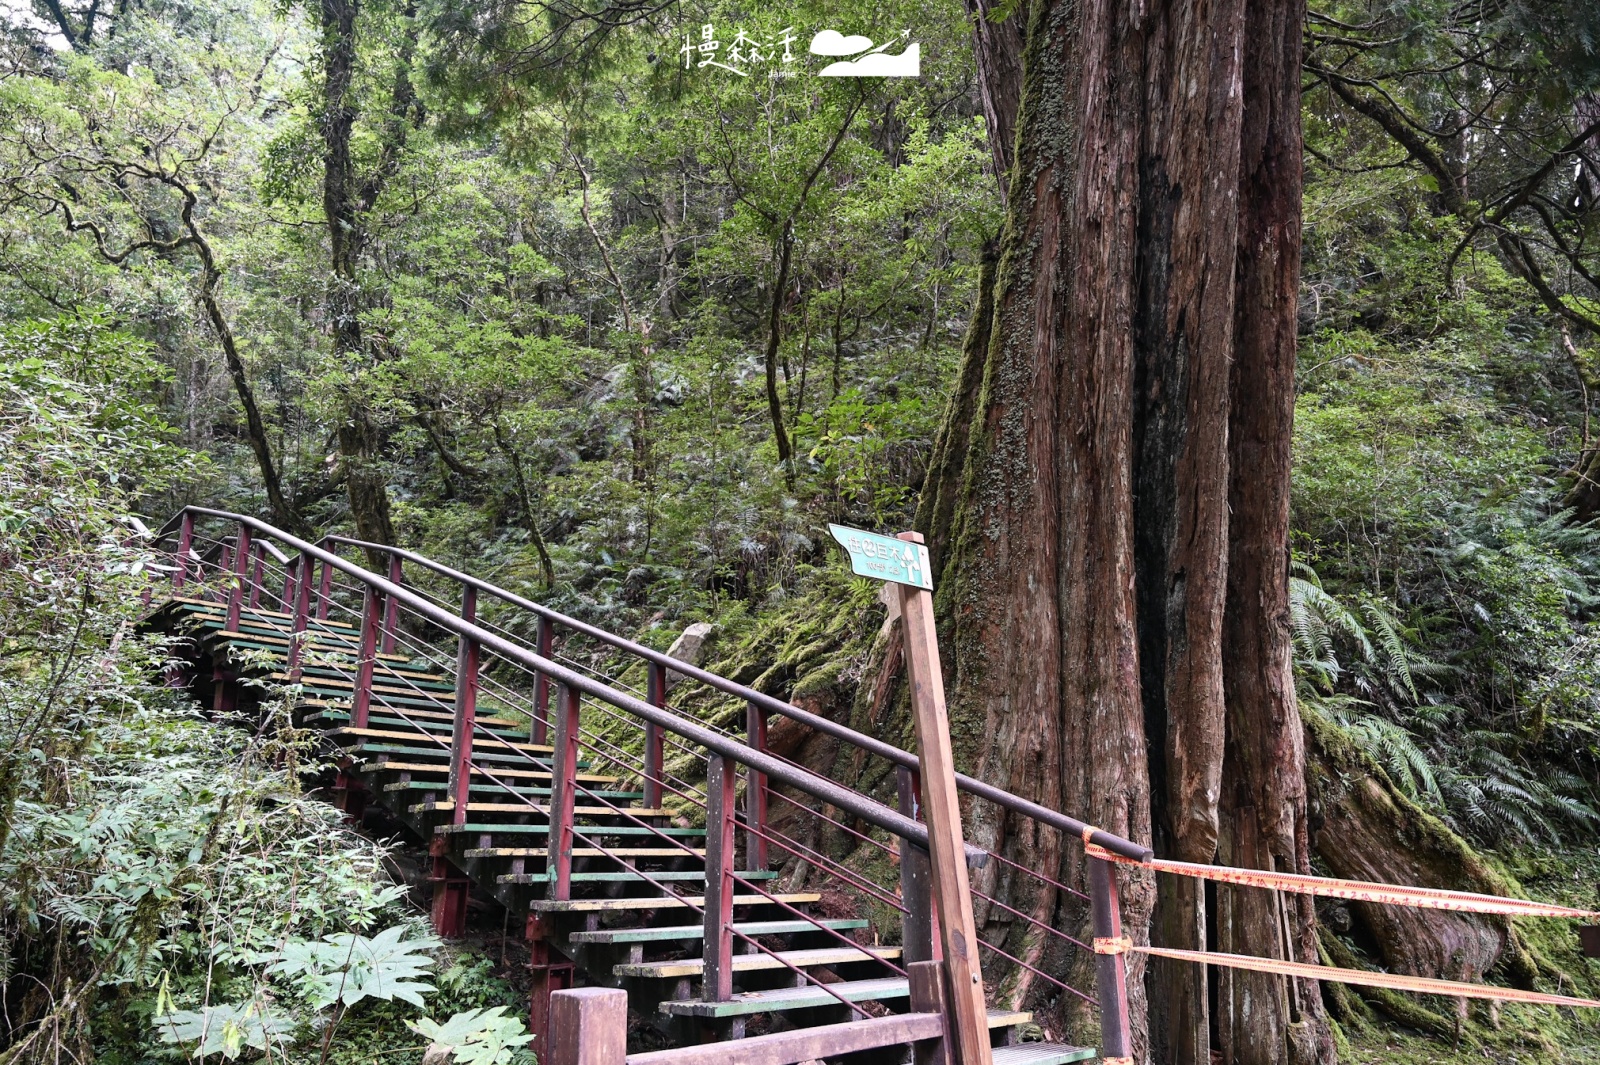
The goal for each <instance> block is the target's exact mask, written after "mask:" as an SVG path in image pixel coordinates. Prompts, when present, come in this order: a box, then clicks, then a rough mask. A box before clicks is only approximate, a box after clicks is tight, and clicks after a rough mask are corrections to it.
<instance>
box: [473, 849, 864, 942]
mask: <svg viewBox="0 0 1600 1065" xmlns="http://www.w3.org/2000/svg"><path fill="white" fill-rule="evenodd" d="M611 855H615V856H616V857H618V858H704V857H705V856H706V852H705V851H703V850H699V849H697V848H694V847H690V848H689V849H688V850H679V849H678V848H677V847H607V848H606V849H605V850H601V849H600V848H599V847H574V848H572V856H573V857H574V858H606V857H610V856H611ZM461 856H462V857H463V858H548V857H550V851H549V849H548V848H545V847H476V848H473V849H472V850H468V851H463V852H462V855H461ZM863 923H865V922H863Z"/></svg>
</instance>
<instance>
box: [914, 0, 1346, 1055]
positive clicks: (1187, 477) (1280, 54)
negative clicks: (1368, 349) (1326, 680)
mask: <svg viewBox="0 0 1600 1065" xmlns="http://www.w3.org/2000/svg"><path fill="white" fill-rule="evenodd" d="M1303 17H1304V15H1303V9H1302V8H1301V7H1300V6H1299V4H1298V3H1297V2H1295V0H1211V2H1207V3H1201V4H1191V3H1184V2H1180V0H1165V2H1157V3H1151V4H1146V5H1142V6H1130V5H1125V4H1121V3H1117V2H1115V0H1038V2H1036V3H1035V4H1034V5H1033V7H1032V9H1031V18H1030V23H1029V28H1028V34H1027V45H1026V52H1025V56H1026V60H1025V64H1024V69H1025V78H1024V92H1023V97H1022V106H1021V109H1020V112H1019V117H1018V134H1017V140H1016V159H1015V161H1014V164H1013V167H1014V168H1013V179H1012V183H1011V186H1010V189H1011V196H1010V202H1009V204H1008V221H1007V227H1006V230H1005V233H1004V235H1003V238H1002V253H1001V261H1000V265H999V269H998V272H997V274H996V279H995V290H994V316H993V320H992V323H991V324H990V326H989V336H988V337H987V339H988V350H987V352H986V354H985V355H984V363H983V373H982V377H981V381H982V385H981V390H980V392H979V393H978V395H977V397H976V400H975V402H973V403H971V404H966V405H965V406H966V408H967V409H971V410H973V411H975V417H974V418H973V419H972V423H973V424H972V428H971V430H970V435H969V436H967V437H966V438H965V444H966V447H965V451H966V453H965V458H964V463H963V467H962V468H963V473H962V476H961V478H960V479H959V485H960V490H959V493H958V497H957V501H956V503H955V505H954V506H948V505H946V504H945V502H944V501H945V499H946V498H947V497H948V493H949V485H950V483H951V480H952V479H951V477H950V472H949V468H950V464H951V461H952V456H951V455H950V454H949V452H950V451H951V450H952V449H956V448H959V446H960V443H961V441H962V439H963V435H962V434H963V433H964V432H965V429H964V427H960V426H956V425H953V424H947V426H946V432H945V434H944V436H943V438H942V439H941V444H940V446H941V448H942V449H943V451H942V452H941V453H940V454H939V456H938V461H937V462H936V464H935V470H934V472H935V473H936V474H937V476H935V477H933V478H931V479H930V488H932V489H933V491H934V493H935V494H936V498H935V499H934V500H933V501H932V502H930V501H929V500H925V501H924V502H925V506H924V509H923V511H922V515H921V516H922V517H923V518H924V520H927V521H929V526H930V527H929V529H928V532H929V533H930V538H931V540H932V542H933V543H935V544H936V545H948V546H946V547H944V548H943V551H944V554H945V555H946V556H947V557H946V558H944V559H938V560H936V563H937V564H938V566H939V579H940V582H941V592H940V596H941V603H942V606H943V608H944V612H945V615H946V617H947V618H948V619H949V621H950V622H951V626H950V629H951V635H952V636H953V637H954V639H953V640H952V641H950V647H951V653H950V655H949V658H950V659H951V664H952V665H953V666H954V669H955V673H956V676H955V678H954V683H953V685H952V691H953V694H954V699H953V710H954V714H955V720H956V727H957V732H958V735H957V739H958V743H960V744H962V745H963V746H964V747H965V748H966V750H967V751H968V752H969V764H975V768H976V769H977V770H978V772H979V773H980V774H981V775H982V776H984V777H985V778H986V779H989V780H991V781H994V782H996V783H998V784H1001V785H1002V786H1005V787H1007V788H1009V789H1011V790H1013V791H1016V792H1018V793H1021V794H1024V795H1027V796H1029V797H1031V798H1034V799H1035V800H1037V801H1039V802H1042V803H1045V804H1047V805H1054V806H1057V807H1058V808H1060V809H1064V810H1067V811H1069V812H1071V813H1073V814H1074V815H1076V816H1079V817H1082V818H1084V819H1086V820H1089V821H1092V822H1093V823H1095V824H1097V825H1099V826H1101V827H1103V828H1107V829H1110V830H1112V831H1116V832H1120V833H1123V834H1125V835H1129V836H1132V837H1133V838H1135V839H1150V840H1153V841H1154V845H1155V846H1156V848H1157V850H1158V852H1160V853H1163V854H1167V855H1171V856H1174V857H1178V858H1181V859H1184V860H1190V861H1211V860H1215V859H1216V858H1218V856H1219V848H1220V851H1221V857H1222V859H1223V860H1227V861H1231V862H1234V863H1237V864H1242V865H1254V866H1264V867H1267V868H1295V869H1303V868H1305V867H1306V863H1307V861H1308V852H1307V846H1306V825H1305V789H1304V783H1303V770H1304V751H1303V749H1302V744H1301V743H1300V740H1299V731H1298V718H1297V715H1296V709H1295V703H1294V695H1293V685H1292V675H1291V673H1290V668H1289V667H1290V657H1289V651H1290V644H1289V630H1288V626H1287V577H1288V568H1287V562H1288V556H1287V550H1288V545H1287V530H1288V489H1289V465H1288V462H1289V442H1290V435H1289V434H1290V429H1291V425H1292V413H1293V395H1294V393H1293V377H1294V343H1295V328H1294V324H1295V291H1296V281H1297V277H1296V275H1297V272H1298V265H1299V250H1298V249H1299V243H1298V242H1299V198H1300V184H1299V182H1300V170H1299V120H1298V108H1299V86H1298V82H1297V80H1296V76H1295V72H1296V70H1297V67H1298V50H1299V34H1300V29H1301V25H1302V21H1303ZM990 44H992V42H986V41H985V40H984V39H983V38H982V36H981V35H980V37H979V40H978V47H979V51H980V54H981V53H982V51H983V49H984V48H986V47H989V46H990ZM980 62H981V60H980ZM980 335H981V329H980V328H979V327H978V326H975V327H974V330H973V336H975V337H976V336H980ZM975 376H976V375H975V374H971V373H969V372H967V371H966V370H965V369H964V371H963V375H962V379H963V382H969V383H970V381H971V380H972V379H973V378H974V377H975ZM963 407H964V400H963V396H962V395H958V396H957V397H956V399H955V400H954V401H953V402H952V405H951V407H950V415H951V417H955V416H956V414H957V412H959V411H961V410H962V409H963ZM946 514H948V515H949V518H948V527H941V522H943V521H945V520H946V519H945V515H946ZM974 813H975V814H976V815H977V816H976V819H975V825H976V829H977V834H978V835H979V836H980V837H982V839H981V842H983V843H985V844H987V845H989V846H991V847H995V848H996V849H1005V850H1007V851H1009V852H1010V854H1011V856H1013V857H1015V858H1016V859H1017V860H1019V861H1021V862H1023V863H1024V864H1026V865H1028V866H1031V867H1033V868H1052V869H1054V868H1059V869H1060V870H1061V873H1062V875H1063V876H1065V877H1067V878H1068V879H1067V881H1066V882H1068V883H1072V882H1074V880H1076V879H1077V878H1079V877H1080V876H1081V873H1082V870H1081V868H1080V864H1081V850H1080V849H1079V848H1078V847H1076V846H1075V845H1074V844H1073V843H1072V842H1071V841H1067V842H1066V843H1065V844H1062V843H1061V842H1060V841H1055V840H1051V839H1046V838H1044V836H1042V835H1041V834H1039V833H1037V832H1036V831H1034V830H1033V829H1032V828H1031V827H1030V826H1028V825H1025V824H1018V823H1013V822H1011V821H1009V820H1007V819H1005V818H1001V817H999V816H998V815H995V814H992V813H989V814H986V813H985V811H983V810H982V809H981V808H980V809H977V810H975V811H974ZM986 818H987V819H986ZM1058 863H1059V864H1058ZM978 887H979V889H980V890H983V891H985V892H987V893H991V894H992V893H994V892H996V891H1000V892H1006V891H1011V892H1014V893H1015V894H1013V897H1012V898H1010V899H1009V900H1008V901H1009V904H1010V905H1012V906H1014V907H1016V908H1017V909H1019V910H1024V911H1029V912H1032V913H1034V914H1036V915H1043V916H1044V917H1046V918H1047V919H1050V920H1054V921H1056V922H1057V923H1058V924H1060V925H1061V926H1062V927H1068V928H1070V929H1072V930H1074V931H1077V930H1078V929H1079V928H1080V927H1081V923H1082V920H1083V916H1084V915H1083V914H1082V913H1081V912H1079V910H1078V909H1077V908H1076V903H1074V902H1072V900H1070V899H1059V898H1056V897H1055V896H1054V894H1053V893H1052V892H1050V891H1048V890H1031V889H1030V890H1029V891H1026V892H1024V891H1023V889H1021V888H1020V887H1019V886H1018V885H1017V884H1016V882H1015V881H1002V880H1001V879H1000V874H999V873H998V872H997V871H995V870H990V871H988V872H987V873H986V874H984V875H983V877H982V878H981V879H980V881H979V883H978ZM1122 900H1123V920H1124V928H1125V931H1127V932H1128V933H1129V934H1130V935H1132V936H1133V937H1134V939H1135V941H1143V940H1144V939H1145V938H1146V937H1151V938H1153V939H1155V940H1157V941H1159V942H1162V943H1166V944H1169V945H1173V946H1182V947H1191V948H1201V949H1204V948H1205V947H1206V946H1207V944H1208V942H1221V941H1224V940H1225V941H1226V942H1227V943H1229V944H1231V945H1233V946H1235V947H1236V948H1237V949H1240V950H1242V951H1243V952H1246V953H1259V954H1271V955H1275V956H1285V955H1292V956H1296V957H1307V955H1306V950H1307V949H1308V948H1311V947H1314V939H1313V938H1312V920H1311V919H1312V914H1311V912H1310V910H1309V909H1308V908H1305V907H1301V906H1298V905H1297V904H1291V909H1290V910H1289V911H1285V910H1283V909H1280V904H1279V903H1278V902H1277V901H1276V900H1275V899H1273V898H1272V897H1271V896H1269V895H1267V894H1266V893H1261V892H1257V893H1256V894H1255V895H1254V896H1249V895H1246V894H1245V893H1243V892H1240V893H1232V892H1221V893H1219V894H1218V900H1219V905H1218V909H1217V912H1216V914H1215V915H1214V917H1215V924H1216V927H1215V928H1214V929H1213V928H1208V927H1207V916H1208V915H1207V912H1206V904H1205V894H1204V892H1203V891H1201V890H1199V889H1198V888H1197V887H1196V886H1195V885H1193V884H1187V883H1171V884H1164V885H1162V889H1161V894H1160V896H1159V900H1158V898H1157V894H1156V887H1155V885H1154V883H1153V882H1151V881H1150V880H1149V879H1147V878H1144V877H1141V876H1139V875H1130V874H1128V873H1126V872H1124V874H1123V876H1122ZM980 920H986V921H987V923H988V928H987V932H988V934H989V935H990V936H991V937H1009V938H1008V945H1009V947H1010V949H1012V950H1013V951H1018V950H1020V951H1023V952H1024V955H1023V956H1024V957H1025V959H1029V960H1036V959H1037V957H1038V956H1039V952H1040V951H1042V949H1043V948H1042V946H1040V944H1039V943H1038V940H1037V937H1030V936H1028V935H1026V934H1025V933H1024V932H1023V931H1022V930H1020V929H1018V928H1015V927H1011V926H1008V925H1006V924H1004V923H1003V921H1004V917H1003V915H1002V914H1001V913H1000V912H999V911H995V912H994V913H987V912H984V911H983V908H982V907H980ZM1030 950H1031V951H1034V953H1032V954H1029V953H1027V952H1028V951H1030ZM1311 957H1314V954H1312V955H1311ZM1062 961H1063V962H1065V963H1066V964H1065V968H1066V969H1067V970H1068V971H1069V972H1070V973H1071V974H1072V975H1073V976H1074V977H1076V978H1078V980H1083V979H1086V978H1087V976H1088V972H1089V968H1088V966H1087V964H1086V963H1085V960H1083V959H1075V960H1071V961H1069V960H1067V959H1062ZM1129 976H1130V985H1131V986H1130V1001H1131V1005H1132V1012H1133V1016H1134V1018H1135V1026H1136V1029H1137V1031H1136V1033H1135V1043H1136V1048H1137V1050H1138V1052H1139V1058H1140V1060H1150V1061H1161V1062H1174V1063H1178V1065H1205V1063H1208V1062H1209V1061H1211V1060H1212V1053H1213V1050H1214V1049H1216V1050H1221V1052H1222V1054H1223V1060H1225V1061H1228V1062H1239V1063H1251V1065H1254V1063H1257V1062H1261V1063H1265V1062H1269V1061H1270V1062H1282V1061H1306V1062H1312V1061H1323V1060H1331V1046H1330V1043H1329V1040H1328V1037H1327V1032H1326V1028H1325V1026H1324V1025H1323V1023H1322V1018H1321V1012H1320V1007H1319V1004H1318V1002H1317V999H1316V995H1315V992H1314V990H1312V989H1309V988H1298V987H1291V986H1288V985H1287V984H1286V983H1285V982H1284V981H1281V980H1277V979H1275V978H1272V977H1266V976H1262V977H1251V978H1250V979H1248V980H1237V979H1226V980H1223V981H1221V982H1219V985H1218V988H1217V989H1216V990H1217V995H1216V996H1215V1001H1216V1012H1217V1016H1216V1017H1212V1016H1211V1006H1210V1002H1211V1001H1212V999H1213V996H1211V995H1210V993H1209V990H1208V988H1207V984H1206V976H1205V972H1204V970H1202V969H1197V968H1193V967H1186V966H1176V965H1174V966H1165V965H1163V966H1160V967H1152V969H1151V972H1150V974H1149V977H1148V984H1147V982H1146V974H1145V973H1144V972H1143V971H1142V966H1139V965H1137V964H1135V965H1130V967H1129ZM1078 980H1074V981H1073V982H1078ZM1002 986H1003V987H1004V989H1006V990H1008V991H1010V992H1012V993H1013V994H1014V995H1016V996H1022V995H1025V994H1026V993H1027V991H1028V990H1029V988H1030V982H1029V980H1028V978H1027V977H1026V976H1017V977H1016V978H1014V979H1012V980H1011V981H1009V982H1008V983H1006V984H1004V985H1002ZM1147 988H1148V999H1147V998H1146V990H1147ZM1147 1004H1148V1027H1147V1026H1146V1016H1147V1012H1146V1011H1147Z"/></svg>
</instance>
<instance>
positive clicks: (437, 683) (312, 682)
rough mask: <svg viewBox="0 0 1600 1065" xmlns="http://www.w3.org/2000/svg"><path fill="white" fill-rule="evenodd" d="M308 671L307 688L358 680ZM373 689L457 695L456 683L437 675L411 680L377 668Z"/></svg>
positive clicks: (282, 676)
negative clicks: (387, 675) (384, 672)
mask: <svg viewBox="0 0 1600 1065" xmlns="http://www.w3.org/2000/svg"><path fill="white" fill-rule="evenodd" d="M306 672H307V673H308V674H309V675H307V676H302V677H301V678H300V683H301V684H302V685H304V686H305V687H307V688H312V687H317V688H325V689H332V688H339V689H344V688H354V687H355V683H356V682H355V680H354V678H351V677H342V676H338V675H337V674H336V675H334V676H332V677H330V676H327V675H326V674H327V673H333V672H335V671H333V670H325V671H324V672H323V673H311V672H310V669H309V668H308V669H307V670H306ZM272 679H273V680H288V679H289V678H288V676H287V675H286V674H283V673H274V674H272ZM385 680H388V681H390V683H388V684H385V683H383V681H385ZM372 689H373V691H382V692H391V693H395V694H401V695H403V694H405V693H407V692H413V693H422V694H426V695H427V696H428V697H429V698H432V697H433V696H434V695H438V697H439V698H440V699H449V700H451V701H452V702H453V701H454V700H455V697H456V687H455V685H454V684H452V683H450V682H449V681H444V680H440V679H439V678H438V676H437V675H435V676H432V677H428V678H427V679H422V678H417V679H415V680H411V679H408V678H396V677H385V676H384V675H383V673H381V672H379V671H378V670H376V669H374V670H373V671H372Z"/></svg>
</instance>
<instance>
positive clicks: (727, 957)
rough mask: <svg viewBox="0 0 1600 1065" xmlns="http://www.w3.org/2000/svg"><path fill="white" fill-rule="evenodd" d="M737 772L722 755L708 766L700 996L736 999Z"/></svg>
mask: <svg viewBox="0 0 1600 1065" xmlns="http://www.w3.org/2000/svg"><path fill="white" fill-rule="evenodd" d="M737 774H738V769H737V768H736V767H735V766H734V764H733V763H732V762H730V761H728V759H726V758H724V757H722V756H721V755H720V754H713V755H711V757H710V759H709V760H708V761H707V764H706V870H705V880H706V907H705V921H704V928H705V933H704V938H705V945H704V949H703V951H702V953H703V955H704V957H703V958H702V959H701V962H702V965H703V967H704V970H705V979H704V981H702V984H701V988H700V997H701V998H703V999H706V1000H707V1001H709V1002H726V1001H727V1000H728V999H730V998H732V997H733V889H734V880H733V876H732V873H733V825H734V821H733V787H734V783H735V781H736V779H737Z"/></svg>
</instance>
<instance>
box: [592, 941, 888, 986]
mask: <svg viewBox="0 0 1600 1065" xmlns="http://www.w3.org/2000/svg"><path fill="white" fill-rule="evenodd" d="M777 955H778V956H777V957H776V958H775V957H772V956H771V955H769V954H735V955H734V956H733V971H734V972H736V973H745V972H754V971H757V970H760V969H783V968H787V967H788V966H787V965H785V964H784V963H785V962H787V963H788V965H793V966H795V967H796V968H798V969H806V968H811V967H816V966H833V965H851V964H855V963H857V962H874V961H882V960H885V959H893V958H898V957H899V956H900V948H899V947H871V948H867V947H861V948H858V949H855V950H852V949H851V948H849V947H819V948H818V949H816V950H780V951H778V952H777ZM780 958H781V959H782V960H781V961H780V960H779V959H780ZM705 966H706V963H705V960H704V959H702V958H684V959H682V960H681V961H644V962H630V963H628V964H625V965H614V966H612V967H611V972H612V973H613V974H614V975H616V976H632V977H635V978H638V979H642V980H661V979H676V978H677V977H680V976H699V975H700V974H701V973H702V972H704V971H705Z"/></svg>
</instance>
